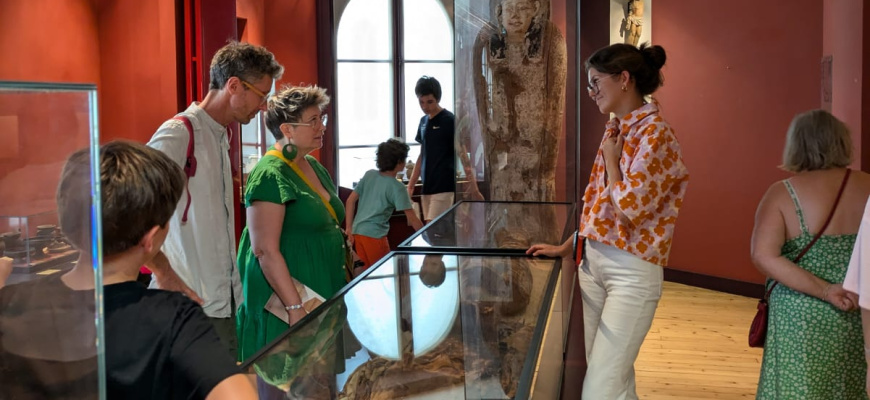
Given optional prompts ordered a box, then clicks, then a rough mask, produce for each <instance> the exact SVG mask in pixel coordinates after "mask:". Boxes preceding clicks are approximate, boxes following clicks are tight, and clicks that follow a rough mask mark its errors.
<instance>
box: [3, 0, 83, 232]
mask: <svg viewBox="0 0 870 400" xmlns="http://www.w3.org/2000/svg"><path fill="white" fill-rule="evenodd" d="M0 54H3V55H4V61H3V62H0V80H10V81H39V82H66V83H89V84H100V64H99V59H100V56H99V42H98V39H97V25H96V18H95V15H94V13H93V5H92V3H91V1H85V0H0ZM87 115H88V108H87V98H86V96H83V95H81V94H72V93H66V94H52V95H49V94H34V95H28V96H26V97H25V96H22V95H3V96H0V131H2V132H0V141H2V142H0V146H2V147H3V151H2V152H0V153H2V155H0V190H2V191H3V196H0V215H24V214H31V213H34V212H40V211H47V210H51V209H54V191H55V187H56V186H57V181H58V179H59V176H60V170H61V167H62V166H63V162H64V160H65V159H66V157H67V156H68V155H69V154H70V153H71V152H72V151H74V150H75V149H78V148H81V147H84V146H85V145H87V142H88V140H87V138H88V122H87V121H88V117H87ZM12 188H14V190H12Z"/></svg>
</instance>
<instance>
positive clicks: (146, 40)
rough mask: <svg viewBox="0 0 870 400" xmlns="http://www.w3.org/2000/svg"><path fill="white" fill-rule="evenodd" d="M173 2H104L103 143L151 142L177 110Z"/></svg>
mask: <svg viewBox="0 0 870 400" xmlns="http://www.w3.org/2000/svg"><path fill="white" fill-rule="evenodd" d="M174 3H175V2H174V1H173V0H149V1H123V0H102V1H100V3H99V4H100V6H99V7H98V9H97V10H96V13H97V24H98V25H97V26H98V27H99V45H100V57H99V61H100V79H101V82H102V84H101V85H100V88H99V96H100V141H101V142H106V141H109V140H112V139H118V138H123V139H130V140H134V141H138V142H147V141H148V139H150V138H151V135H153V134H154V131H156V130H157V127H159V126H160V124H161V123H163V121H165V120H166V119H168V118H170V117H171V116H172V115H174V114H175V113H177V112H178V106H177V102H176V98H177V93H178V86H177V85H178V76H177V71H176V45H175V36H176V35H175V4H174Z"/></svg>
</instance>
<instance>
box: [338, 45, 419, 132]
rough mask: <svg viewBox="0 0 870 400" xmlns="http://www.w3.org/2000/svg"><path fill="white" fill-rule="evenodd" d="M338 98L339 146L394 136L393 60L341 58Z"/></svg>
mask: <svg viewBox="0 0 870 400" xmlns="http://www.w3.org/2000/svg"><path fill="white" fill-rule="evenodd" d="M336 98H337V99H338V100H337V102H336V107H337V112H339V113H341V118H338V132H339V138H338V145H339V146H341V147H344V146H358V145H377V144H378V143H380V142H383V141H384V140H387V139H388V138H390V137H393V136H394V132H395V127H394V123H393V109H394V108H395V107H394V106H393V78H392V71H391V65H390V64H389V63H349V62H339V63H338V82H337V95H336ZM417 109H419V106H418V107H417Z"/></svg>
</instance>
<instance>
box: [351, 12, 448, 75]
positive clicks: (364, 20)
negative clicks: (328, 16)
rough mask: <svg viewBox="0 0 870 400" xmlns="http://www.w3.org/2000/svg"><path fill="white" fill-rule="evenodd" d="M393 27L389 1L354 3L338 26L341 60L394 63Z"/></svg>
mask: <svg viewBox="0 0 870 400" xmlns="http://www.w3.org/2000/svg"><path fill="white" fill-rule="evenodd" d="M391 27H392V22H391V21H390V1H389V0H351V1H350V3H349V4H348V5H347V8H345V9H344V13H343V14H342V15H341V21H339V23H338V34H337V35H336V36H337V42H336V43H337V53H338V59H339V60H390V59H391V58H392V57H391V54H392V51H391V49H392V46H391V43H392V42H393V41H392V39H391V38H392V28H391ZM451 40H452V37H451Z"/></svg>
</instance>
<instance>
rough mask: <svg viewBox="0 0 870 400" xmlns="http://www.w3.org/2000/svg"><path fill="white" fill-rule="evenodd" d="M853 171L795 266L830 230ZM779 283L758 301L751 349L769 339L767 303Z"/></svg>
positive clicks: (847, 172) (847, 173)
mask: <svg viewBox="0 0 870 400" xmlns="http://www.w3.org/2000/svg"><path fill="white" fill-rule="evenodd" d="M851 172H852V170H850V169H847V170H846V176H844V177H843V183H842V184H841V185H840V192H839V193H837V199H836V200H834V207H832V208H831V213H830V214H828V220H827V221H825V224H824V225H822V229H819V233H817V234H816V236H815V237H813V240H812V241H810V243H809V244H807V246H806V247H804V249H803V250H801V253H800V254H798V256H797V257H795V259H794V260H793V261H792V262H794V263H795V264H797V263H798V261H800V260H801V258H803V256H804V254H807V251H809V250H810V247H813V245H814V244H816V241H817V240H819V238H820V237H821V236H822V233H823V232H825V229H827V228H828V224H830V223H831V219H832V218H833V217H834V211H837V204H839V203H840V197H841V196H842V195H843V189H845V188H846V182H847V181H848V180H849V173H851ZM778 284H779V282H777V281H773V284H772V285H770V289H768V290H767V292H766V293H765V294H764V297H762V298H761V299H760V300H758V307H757V311H756V312H755V318H753V319H752V325H750V326H749V347H764V341H765V339H767V301H768V299H769V298H770V293H772V292H773V288H775V287H776V285H778Z"/></svg>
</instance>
